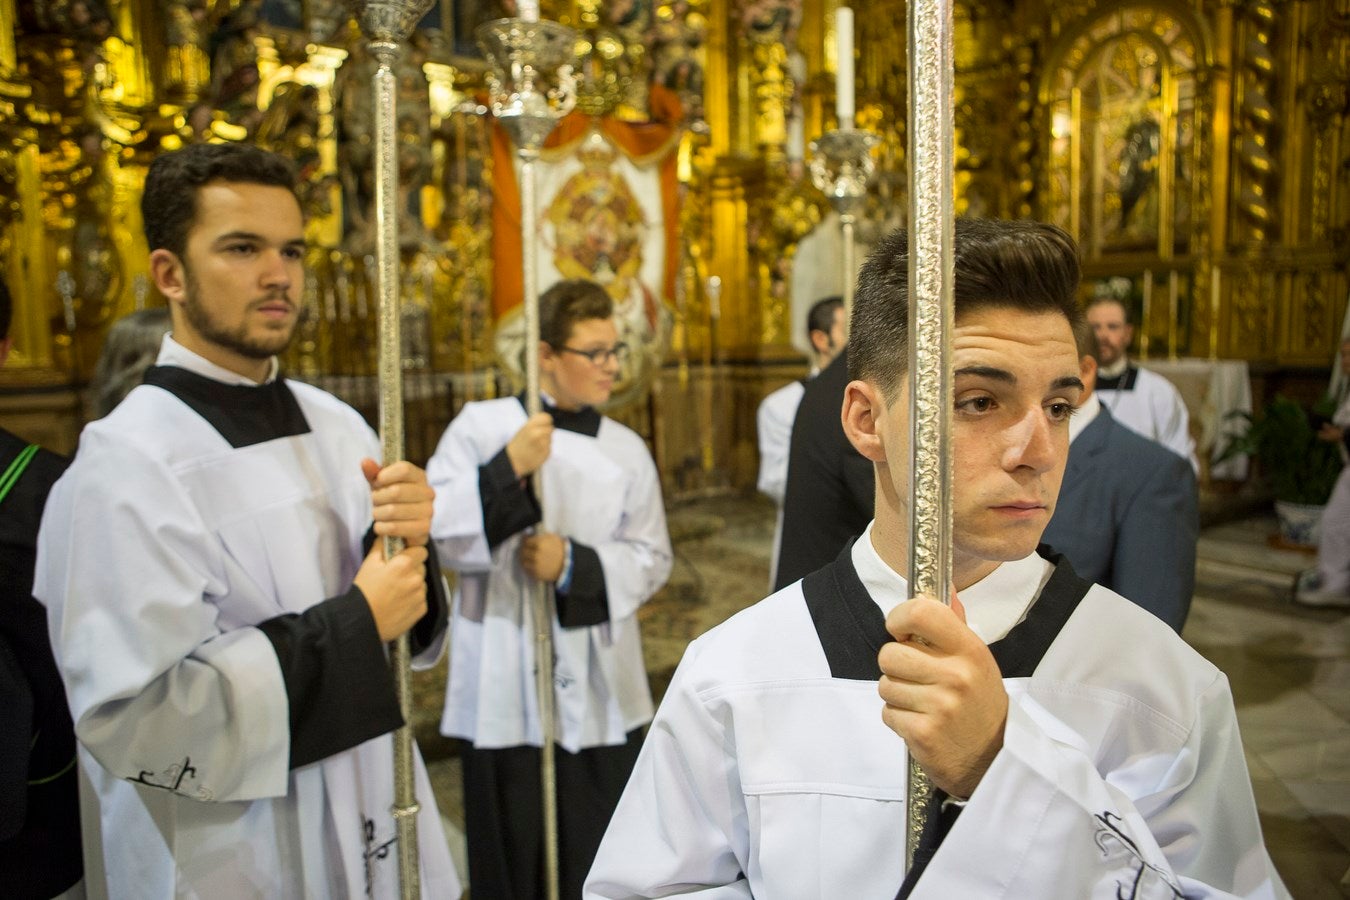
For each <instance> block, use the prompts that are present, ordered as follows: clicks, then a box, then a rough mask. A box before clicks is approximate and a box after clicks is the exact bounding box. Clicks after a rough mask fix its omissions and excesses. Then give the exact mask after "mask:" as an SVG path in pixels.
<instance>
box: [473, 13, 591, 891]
mask: <svg viewBox="0 0 1350 900" xmlns="http://www.w3.org/2000/svg"><path fill="white" fill-rule="evenodd" d="M520 11H521V15H522V18H519V19H498V20H496V21H495V22H486V23H484V24H483V25H481V26H479V28H478V31H477V36H478V44H479V46H480V47H482V48H483V51H484V52H485V53H486V54H487V57H488V59H489V60H490V61H491V63H492V69H491V71H490V72H489V73H488V91H489V97H490V103H491V106H492V114H493V115H494V116H495V117H496V118H497V121H498V122H500V123H501V125H502V127H503V128H505V129H506V130H507V131H508V132H509V133H510V135H511V139H512V140H513V141H514V142H515V145H516V156H517V157H518V158H519V159H520V245H521V264H522V265H523V266H524V271H523V272H522V273H521V274H522V279H521V283H522V288H523V296H522V298H521V302H522V303H523V304H524V307H523V312H524V315H525V361H524V362H525V383H526V388H525V400H526V412H527V413H528V414H529V415H531V416H533V415H535V414H536V413H538V412H539V408H540V403H539V283H538V281H539V268H538V265H539V264H538V254H539V246H538V236H537V234H536V230H537V228H538V225H537V219H538V196H537V190H536V188H535V183H534V164H535V163H536V162H537V161H538V159H539V150H540V148H541V147H543V145H544V139H545V138H547V137H548V135H549V132H551V131H552V130H553V128H554V126H555V125H557V124H558V120H559V119H561V118H562V117H563V116H565V115H567V114H568V113H569V112H571V111H572V107H573V106H575V105H576V98H577V83H576V77H575V75H574V74H573V71H572V61H573V59H574V58H575V56H576V43H577V34H576V32H574V31H572V29H570V28H566V27H564V26H562V25H559V24H558V23H557V22H541V21H539V18H538V7H537V5H535V4H533V3H530V4H525V3H522V4H521V7H520ZM541 474H542V473H541V472H540V471H536V472H535V473H534V483H535V493H536V495H537V496H538V498H539V507H540V508H539V513H540V526H539V527H540V528H541V529H545V528H547V522H548V511H547V509H546V507H545V506H544V487H543V481H542V478H541V477H540V476H541ZM552 590H553V586H552V585H551V584H547V583H545V582H540V583H539V584H538V585H537V590H536V593H535V598H534V604H533V607H534V609H533V618H534V633H535V687H536V693H537V696H538V702H539V730H540V733H541V745H542V746H541V747H540V784H541V787H542V791H543V797H542V798H541V799H542V805H543V813H544V855H545V860H544V863H545V876H546V881H547V884H548V897H549V900H557V897H558V805H557V791H556V783H557V776H556V770H555V763H554V759H553V740H554V735H555V731H556V725H555V721H554V719H555V717H554V708H553V614H552V611H551V609H550V604H549V594H550V593H551V591H552Z"/></svg>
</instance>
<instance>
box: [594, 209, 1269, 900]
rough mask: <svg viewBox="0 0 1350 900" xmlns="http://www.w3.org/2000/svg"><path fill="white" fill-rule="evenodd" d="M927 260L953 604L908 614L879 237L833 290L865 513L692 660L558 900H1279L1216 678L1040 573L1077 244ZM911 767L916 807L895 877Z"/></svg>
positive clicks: (1019, 240)
mask: <svg viewBox="0 0 1350 900" xmlns="http://www.w3.org/2000/svg"><path fill="white" fill-rule="evenodd" d="M953 262H954V271H955V298H956V319H955V330H954V333H953V335H952V368H953V372H954V383H953V385H952V399H953V403H954V407H955V409H954V411H953V424H952V435H951V438H952V457H953V458H952V473H953V478H952V494H951V496H952V501H951V502H952V510H951V512H952V557H951V558H952V573H953V581H954V585H955V588H956V592H957V597H956V598H955V599H954V601H953V603H952V605H951V606H950V607H948V606H946V605H944V604H942V603H939V602H937V601H936V600H935V599H933V598H932V597H918V598H915V599H913V600H910V601H908V602H906V597H907V592H908V586H907V583H906V579H905V574H904V573H905V571H906V565H907V555H908V552H907V551H908V538H909V535H908V530H909V508H908V507H909V502H910V500H909V480H910V462H909V451H910V447H909V442H910V429H909V421H908V419H909V416H908V405H909V404H908V400H907V389H908V388H907V380H908V377H909V376H908V373H907V372H906V366H907V350H906V343H907V334H906V330H907V324H906V319H907V315H906V304H907V302H908V296H907V293H908V292H907V282H908V264H909V260H908V247H907V241H906V236H905V235H904V233H902V232H896V233H893V234H891V235H889V236H888V237H886V238H885V239H883V240H882V241H881V243H880V244H879V245H878V247H877V249H876V251H875V252H873V254H872V255H871V256H870V257H869V259H868V261H867V263H866V265H865V266H864V267H863V269H862V272H861V273H860V275H859V279H858V290H857V294H856V299H855V303H854V308H853V319H852V323H851V327H850V330H849V351H848V352H849V367H850V372H851V375H852V379H853V380H851V381H850V382H849V383H848V384H847V386H846V387H845V389H844V393H843V396H842V397H841V401H842V404H841V405H842V409H841V418H842V421H843V425H844V430H845V432H846V434H847V435H848V438H849V440H850V441H851V442H852V443H853V445H854V446H855V447H856V448H857V449H858V451H859V452H860V453H861V454H862V456H863V457H865V458H866V459H868V460H870V461H871V463H872V465H873V467H874V470H875V474H876V492H875V518H874V520H873V521H872V523H871V525H869V526H868V527H867V529H866V531H865V532H864V533H863V534H862V535H861V536H860V537H859V538H858V539H857V540H856V541H854V542H852V543H851V545H850V546H848V547H846V548H845V549H844V551H843V552H842V553H840V555H839V556H838V558H837V559H836V560H835V561H834V562H833V563H830V564H828V565H827V566H825V567H824V568H823V569H819V570H817V571H816V572H814V573H812V574H810V575H808V576H806V578H804V579H803V580H801V581H799V582H796V583H794V584H792V585H789V586H788V587H786V588H784V589H783V590H781V591H779V592H778V593H776V594H774V595H772V596H771V597H769V598H768V599H766V600H764V601H762V602H760V603H758V604H756V605H754V606H752V607H751V608H749V609H747V610H744V611H742V612H741V613H739V614H737V615H736V616H734V617H732V618H731V619H729V620H728V621H727V622H725V623H723V624H722V625H720V626H718V627H717V628H714V629H713V630H712V631H710V632H708V633H707V634H705V635H703V636H702V637H700V638H698V639H697V640H696V641H694V642H693V643H692V644H691V645H690V646H689V649H688V651H687V652H686V654H685V657H684V660H683V661H682V662H681V664H680V667H679V669H678V670H677V671H676V673H675V676H674V679H673V681H672V682H671V685H670V688H669V690H668V692H667V693H666V695H665V699H664V700H663V701H662V704H661V708H660V710H659V711H658V713H657V716H656V719H655V721H654V722H653V723H652V726H651V729H650V731H649V733H648V736H647V739H646V742H645V744H644V747H643V750H642V754H641V756H640V757H639V759H638V763H637V766H636V767H635V769H634V772H633V777H632V779H631V780H630V781H629V784H628V787H627V789H626V790H625V792H624V796H623V799H622V800H621V801H620V803H619V807H618V809H617V811H616V812H615V815H614V818H613V821H612V822H611V823H610V828H609V831H608V832H607V833H606V835H605V840H604V843H603V844H602V845H601V848H600V852H599V854H598V855H597V858H596V863H595V866H594V867H593V868H592V870H591V874H590V876H589V878H588V880H587V885H586V894H585V896H587V897H669V896H676V895H699V896H714V895H715V896H719V897H749V896H756V897H775V898H780V897H823V896H829V897H896V896H912V897H914V898H920V897H922V898H952V897H960V898H983V897H1017V898H1023V897H1074V898H1078V897H1107V896H1110V897H1120V896H1130V897H1136V898H1143V897H1150V898H1152V897H1166V898H1175V897H1182V896H1202V895H1203V896H1242V897H1267V898H1277V897H1278V898H1282V897H1286V896H1288V894H1287V892H1286V891H1285V890H1284V887H1283V885H1282V884H1281V882H1280V880H1279V877H1278V876H1277V875H1276V873H1275V871H1274V869H1273V867H1272V865H1271V863H1270V859H1269V857H1268V855H1267V853H1266V850H1265V846H1264V843H1263V840H1262V836H1261V828H1260V825H1259V823H1258V820H1257V814H1256V804H1255V801H1254V799H1253V796H1252V790H1251V784H1250V780H1249V778H1248V774H1247V770H1246V764H1245V762H1244V759H1243V754H1242V745H1241V742H1240V740H1239V738H1238V733H1237V723H1236V718H1235V715H1234V710H1233V702H1232V697H1231V695H1230V693H1229V690H1228V685H1227V681H1226V679H1225V678H1224V676H1223V673H1222V672H1220V671H1218V670H1217V669H1216V668H1215V667H1214V666H1213V665H1211V664H1210V663H1209V662H1207V661H1206V660H1205V659H1203V658H1202V657H1200V656H1199V655H1198V654H1197V653H1196V652H1195V651H1194V650H1192V649H1191V648H1190V647H1188V646H1187V645H1186V644H1185V643H1183V642H1182V641H1181V639H1180V638H1179V637H1178V636H1177V635H1176V634H1175V633H1174V632H1173V631H1172V630H1171V629H1170V628H1168V627H1167V626H1166V625H1164V624H1163V623H1162V622H1160V621H1159V620H1158V619H1157V618H1155V617H1154V616H1152V615H1150V614H1149V613H1147V612H1145V611H1144V610H1142V609H1140V608H1139V607H1138V606H1136V605H1135V604H1133V603H1131V602H1130V601H1128V600H1126V599H1125V598H1123V597H1121V596H1119V595H1118V594H1115V593H1113V592H1111V591H1109V590H1107V589H1105V588H1102V587H1100V586H1097V585H1090V584H1088V583H1086V582H1084V581H1082V580H1081V579H1079V578H1078V576H1077V575H1075V574H1074V572H1073V570H1072V567H1071V566H1069V565H1068V564H1067V563H1065V562H1064V561H1063V560H1062V559H1060V558H1058V557H1055V556H1053V555H1042V554H1041V553H1039V552H1038V551H1037V544H1038V541H1039V540H1040V536H1041V532H1042V531H1043V530H1044V529H1045V526H1046V523H1047V522H1048V521H1049V519H1050V516H1051V514H1052V512H1053V511H1054V506H1055V501H1056V496H1057V494H1058V491H1059V486H1060V480H1061V478H1062V477H1063V473H1064V467H1065V460H1066V457H1067V455H1068V444H1069V419H1070V416H1071V415H1072V414H1073V411H1074V408H1075V406H1076V405H1077V404H1078V403H1079V401H1080V399H1081V397H1082V394H1083V384H1082V380H1081V377H1080V374H1079V373H1080V369H1079V359H1078V353H1077V350H1076V348H1075V344H1074V336H1073V329H1072V326H1073V324H1074V323H1075V322H1076V321H1078V320H1079V318H1080V316H1081V312H1080V310H1079V307H1078V304H1077V297H1076V294H1077V290H1078V283H1079V266H1078V256H1077V248H1076V246H1075V245H1074V243H1073V241H1072V239H1070V238H1069V236H1068V235H1066V234H1065V233H1064V232H1063V231H1061V230H1059V229H1058V228H1054V227H1053V226H1048V225H1039V224H1036V223H1030V222H996V221H985V220H965V219H963V220H958V221H957V223H956V227H955V240H954V260H953ZM878 693H880V699H878ZM911 753H912V755H913V758H914V759H915V761H917V762H918V764H919V765H920V766H921V767H922V768H923V769H924V770H925V771H926V772H927V774H928V776H929V777H930V778H931V779H932V781H933V783H934V784H935V786H936V792H935V793H936V796H935V798H934V802H933V805H932V808H931V809H930V810H929V815H928V828H927V829H926V830H925V832H924V837H923V841H922V842H921V844H920V847H919V852H918V854H917V861H916V865H915V866H914V868H913V869H911V870H910V872H909V873H908V875H906V873H905V870H904V865H905V864H904V859H905V838H906V829H905V821H906V810H905V805H906V795H907V790H906V769H907V767H908V760H907V756H908V754H911Z"/></svg>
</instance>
